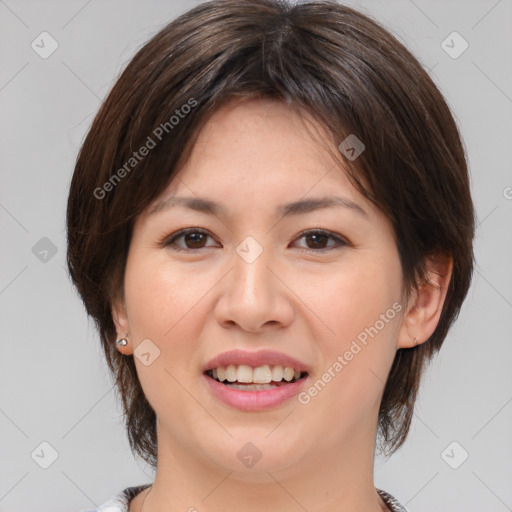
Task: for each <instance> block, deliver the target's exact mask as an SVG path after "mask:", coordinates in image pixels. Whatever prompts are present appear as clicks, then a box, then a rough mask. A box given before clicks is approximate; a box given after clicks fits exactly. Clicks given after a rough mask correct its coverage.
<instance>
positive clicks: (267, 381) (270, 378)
mask: <svg viewBox="0 0 512 512" xmlns="http://www.w3.org/2000/svg"><path fill="white" fill-rule="evenodd" d="M204 374H205V375H207V376H208V377H210V378H211V379H213V380H215V381H217V382H219V383H221V384H224V385H225V386H227V387H229V388H231V389H238V390H241V391H265V390H268V389H274V388H276V387H280V386H286V385H288V384H293V383H294V382H297V381H299V380H301V379H304V378H305V377H307V375H308V373H307V372H300V371H298V370H294V369H293V368H290V367H283V366H279V365H274V366H270V365H263V366H259V367H257V368H252V367H250V366H248V365H228V366H219V367H218V368H213V369H211V370H207V371H205V372H204Z"/></svg>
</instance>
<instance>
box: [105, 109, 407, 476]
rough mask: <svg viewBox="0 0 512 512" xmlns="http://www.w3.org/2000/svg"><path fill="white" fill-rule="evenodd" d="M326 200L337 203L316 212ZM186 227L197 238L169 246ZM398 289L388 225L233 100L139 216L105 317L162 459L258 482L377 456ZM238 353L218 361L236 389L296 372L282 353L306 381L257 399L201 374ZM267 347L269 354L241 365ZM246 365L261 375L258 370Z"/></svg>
mask: <svg viewBox="0 0 512 512" xmlns="http://www.w3.org/2000/svg"><path fill="white" fill-rule="evenodd" d="M310 127H313V128H314V127H316V129H317V130H319V128H318V126H316V125H315V124H311V125H310ZM178 129H179V127H178ZM318 133H320V132H318ZM324 140H326V143H327V139H324ZM363 142H364V141H363ZM334 149H336V148H334ZM171 197H172V198H175V199H177V198H190V199H194V200H199V199H202V200H203V199H204V200H208V201H213V202H216V203H218V204H219V210H218V211H215V213H212V212H209V211H207V210H205V209H204V208H203V211H199V210H200V209H197V208H191V207H186V206H185V205H184V204H178V203H177V202H175V203H174V205H172V204H171V202H170V201H167V202H166V200H168V199H169V198H171ZM328 197H329V198H338V199H339V202H337V203H336V202H332V203H331V206H329V207H325V206H324V207H314V206H315V205H314V204H313V203H311V201H318V200H320V199H325V198H328ZM296 202H299V205H298V206H297V205H295V207H293V208H292V207H289V208H288V209H287V212H288V213H287V214H286V215H284V212H285V211H286V210H284V209H283V208H284V205H287V204H289V203H296ZM300 202H305V203H304V205H303V206H302V207H301V206H300ZM198 205H199V203H198V202H196V205H195V206H198ZM191 206H192V207H193V206H194V205H193V204H192V205H191ZM317 206H318V205H317ZM152 210H153V211H152ZM184 228H193V229H191V233H189V234H188V235H184V236H176V238H173V237H174V236H175V235H177V234H178V232H179V231H180V230H183V229H184ZM318 231H321V232H320V233H319V232H318ZM401 290H402V273H401V267H400V261H399V255H398V252H397V248H396V245H395V242H394V238H393V231H392V227H391V225H390V222H389V221H388V220H387V218H386V217H385V216H384V214H383V213H382V212H380V211H379V210H377V209H376V207H375V206H373V205H372V203H370V202H369V201H368V200H366V199H365V198H364V197H363V196H362V195H361V194H359V193H358V192H357V191H356V189H355V188H354V187H353V186H352V185H351V184H350V182H349V180H348V179H347V177H346V176H345V174H344V173H343V172H342V170H341V169H340V167H339V164H336V163H335V161H334V160H332V157H331V156H329V153H328V152H327V151H326V150H325V149H324V148H322V147H320V146H319V145H318V143H315V142H314V141H313V139H312V138H311V137H310V135H309V134H308V132H307V131H306V130H305V129H304V127H303V125H302V123H301V121H300V119H299V118H298V117H297V115H296V114H294V113H293V112H292V111H291V110H289V108H288V107H287V106H286V105H285V104H283V103H280V102H276V101H269V100H251V101H242V102H232V103H229V104H226V105H225V106H224V107H223V108H221V109H220V110H219V111H217V112H216V114H215V115H214V116H213V117H212V118H211V119H210V121H209V122H208V123H207V125H206V126H205V128H204V130H203V131H202V132H201V135H200V137H199V140H198V142H197V144H196V145H195V147H194V149H193V151H192V154H191V158H190V160H189V161H188V162H187V164H186V165H185V166H184V167H183V168H182V169H181V171H180V173H179V174H178V176H177V177H176V179H174V180H173V182H172V183H171V185H170V186H169V187H168V189H167V190H165V192H164V193H163V194H162V195H161V196H160V197H159V198H157V199H156V200H155V201H154V202H153V203H152V205H151V206H150V207H149V208H148V209H147V210H146V211H145V212H144V213H143V214H142V215H140V216H139V217H138V219H137V221H136V223H135V226H134V231H133V237H132V240H131V245H130V250H129V254H128V260H127V266H126V274H125V282H124V294H125V295H124V296H125V302H124V305H122V306H121V307H120V308H119V309H116V310H115V312H114V317H115V318H116V319H117V320H118V322H119V323H121V324H122V326H123V328H125V330H126V331H127V332H128V333H129V339H130V340H131V342H132V343H133V346H134V347H135V349H136V350H135V356H136V357H135V364H136V367H137V372H138V375H139V379H140V381H141V384H142V387H143V390H144V393H145V395H146V397H147V399H148V401H149V402H150V403H151V405H152V407H153V408H154V410H155V412H156V414H157V418H158V436H159V450H160V451H159V456H163V455H164V453H163V452H162V450H163V449H168V450H169V452H172V453H173V454H174V455H173V456H175V457H178V455H176V454H177V453H179V452H180V450H184V452H186V453H188V454H189V455H192V456H193V457H194V458H196V459H197V460H200V461H202V463H204V464H207V465H211V466H212V467H216V468H217V469H218V468H219V467H222V468H225V469H226V470H229V471H233V472H235V473H234V474H235V475H239V477H240V478H251V479H256V478H258V476H256V475H258V470H261V471H271V472H276V471H284V470H286V471H291V472H297V471H300V470H301V469H302V468H303V467H304V465H305V464H306V465H308V467H311V464H313V465H314V464H317V465H321V464H325V463H328V461H329V460H336V459H339V457H340V456H347V457H349V456H350V453H351V452H352V451H358V452H359V454H361V450H367V452H368V453H373V446H374V445H373V443H374V439H375V427H376V422H377V416H378V408H379V403H380V399H381V395H382V391H383V387H384V383H385V381H386V377H387V374H388V371H389V369H390V367H391V363H392V361H393V358H394V356H395V352H396V348H397V336H398V334H399V331H400V329H404V326H402V322H403V319H402V317H403V313H404V312H405V308H406V305H405V304H402V303H401V299H402V297H401ZM141 343H142V345H141ZM232 350H240V351H244V352H247V353H249V354H245V356H247V357H245V358H244V354H242V358H241V359H232V358H229V356H228V359H227V360H224V361H221V362H224V363H226V364H227V363H228V362H229V361H232V362H234V363H237V365H238V363H243V362H244V361H245V362H246V363H249V364H248V365H247V366H249V373H248V374H247V370H248V368H247V367H244V366H235V368H234V369H233V368H231V369H230V370H226V371H227V373H228V375H230V376H231V377H230V378H231V379H232V378H233V375H235V376H236V378H237V379H240V380H241V381H243V380H245V376H246V375H248V379H249V380H250V378H251V376H252V378H255V376H256V375H257V376H258V377H257V378H256V380H259V378H260V377H261V378H262V379H263V380H262V382H264V381H265V379H267V380H268V377H266V376H267V375H270V378H272V379H274V381H275V380H277V379H279V375H278V374H279V372H280V370H279V368H277V369H274V366H276V367H277V366H283V370H284V373H285V374H286V370H285V368H286V366H287V365H290V367H292V369H294V370H295V369H297V368H293V367H294V366H296V365H297V363H296V362H295V363H290V362H288V361H283V360H282V359H280V357H281V358H282V356H288V357H290V358H293V359H295V360H296V361H298V362H300V363H302V364H303V365H304V366H303V368H305V369H307V371H308V374H307V376H306V377H305V378H302V379H301V380H299V381H298V382H297V383H295V384H293V383H291V384H287V383H286V382H287V381H286V380H284V381H281V385H278V386H275V385H272V384H270V386H272V389H269V390H263V391H250V390H248V389H250V386H248V384H246V383H242V382H239V383H238V386H239V387H240V388H242V387H244V388H245V389H240V390H236V389H233V388H232V387H230V386H228V385H227V384H221V383H219V382H213V380H212V378H211V377H210V376H207V375H205V374H204V369H205V368H211V367H212V366H215V367H217V366H219V364H217V363H213V364H211V365H208V363H209V362H210V361H211V360H212V359H214V358H216V357H218V356H220V355H222V354H224V353H225V352H228V351H232ZM263 350H265V351H272V352H275V353H277V355H276V354H270V355H269V354H267V355H265V354H264V356H263V358H262V359H259V360H258V359H250V356H251V355H254V353H258V352H259V351H263ZM279 362H282V363H283V364H282V365H279V364H277V363H279ZM226 364H224V365H220V366H226ZM267 365H268V368H267ZM255 367H262V368H259V369H258V370H257V371H256V372H254V371H253V372H252V373H251V370H252V369H253V368H255ZM299 370H300V369H299ZM273 371H274V372H275V373H272V372H273ZM220 372H221V373H222V371H221V370H220ZM233 372H234V373H233ZM288 372H289V370H288ZM217 375H218V373H217ZM226 382H227V381H226ZM235 384H236V383H235ZM288 386H289V387H288ZM267 387H268V386H267ZM256 393H259V395H258V396H256ZM248 443H252V444H248ZM164 447H165V448H164ZM251 457H252V458H251ZM258 459H259V460H258Z"/></svg>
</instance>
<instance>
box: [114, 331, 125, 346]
mask: <svg viewBox="0 0 512 512" xmlns="http://www.w3.org/2000/svg"><path fill="white" fill-rule="evenodd" d="M127 337H128V333H126V334H125V337H124V338H120V339H118V340H116V343H117V344H118V345H119V346H120V347H126V345H128V340H127V339H126V338H127Z"/></svg>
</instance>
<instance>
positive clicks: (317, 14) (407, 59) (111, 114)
mask: <svg viewBox="0 0 512 512" xmlns="http://www.w3.org/2000/svg"><path fill="white" fill-rule="evenodd" d="M67 221H68V265H69V270H70V273H71V276H72V278H73V281H74V283H75V285H76V286H77V288H78V290H79V292H80V294H81V296H82V298H83V301H84V304H85V306H86V308H87V311H88V313H89V314H90V315H91V317H92V318H94V320H95V321H96V324H97V326H98V330H99V333H100V337H101V342H102V345H103V348H104V351H105V355H106V358H107V362H108V364H109V368H110V370H111V371H112V375H113V376H114V378H115V382H116V385H117V388H118V390H119V392H120V395H121V399H122V402H123V407H124V412H125V419H126V427H127V432H128V437H129V440H130V445H131V447H132V450H133V451H134V453H136V454H138V455H140V456H141V457H142V458H143V459H144V460H146V461H147V462H148V463H149V464H151V465H152V466H153V467H154V468H155V469H156V476H155V481H154V483H153V484H152V485H139V486H135V487H129V488H127V489H124V490H123V491H121V492H120V493H119V494H117V495H116V496H115V497H113V498H112V500H110V501H109V502H108V503H105V504H104V505H103V506H102V507H101V509H105V508H106V507H107V506H109V507H111V508H109V510H115V511H116V512H117V511H123V512H124V511H130V512H139V511H142V512H152V511H155V512H156V511H159V510H166V511H171V512H174V511H178V510H189V511H193V510H199V511H216V510H244V511H248V512H251V511H252V510H258V511H260V510H275V511H289V510H308V511H309V512H313V511H317V510H318V511H319V510H322V511H337V512H342V511H349V510H350V511H351V512H354V511H357V510H361V511H363V510H364V511H366V512H370V511H372V512H373V511H375V512H377V511H382V510H394V511H398V510H400V511H403V510H405V508H404V507H403V505H401V504H400V502H399V501H398V500H396V499H395V498H394V497H392V496H391V495H390V494H388V493H386V492H385V491H383V490H380V489H376V488H375V486H374V483H373V464H374V460H373V459H374V452H375V448H376V443H378V446H379V448H380V449H381V450H382V451H383V452H385V453H393V452H394V451H395V450H396V449H398V448H399V447H400V446H401V445H402V444H403V442H404V440H405V438H406V436H407V433H408V430H409V426H410V423H411V418H412V414H413V408H414V402H415V399H416V395H417V392H418V387H419V383H420V378H421V374H422V369H423V368H424V366H425V364H426V363H427V362H428V361H429V360H430V359H431V358H432V356H433V355H434V354H435V353H436V352H437V351H438V350H439V349H440V347H441V345H442V343H443V341H444V339H445V337H446V335H447V332H448V330H449V328H450V326H451V324H452V323H453V321H454V320H455V318H456V317H457V315H458V313H459V311H460V307H461V305H462V302H463V300H464V298H465V296H466V293H467V291H468V288H469V285H470V281H471V275H472V270H473V250H472V241H473V235H474V211H473V204H472V199H471V195H470V187H469V178H468V172H467V167H466V160H465V155H464V150H463V147H462V144H461V140H460V136H459V133H458V131H457V128H456V125H455V123H454V120H453V118H452V115H451V113H450V110H449V108H448V107H447V105H446V103H445V101H444V99H443V97H442V96H441V93H440V92H439V90H438V89H437V88H436V86H435V85H434V83H433V82H432V80H431V79H430V78H429V76H428V75H427V73H426V72H425V71H424V70H423V69H422V68H421V66H420V65H419V63H418V62H417V61H416V59H415V58H414V57H413V56H412V55H411V54H410V53H409V52H408V51H407V50H406V49H405V48H404V47H403V46H402V45H401V44H400V43H399V42H398V41H397V40H396V39H395V38H394V37H393V36H391V35H390V34H389V33H388V32H386V31H385V30H384V29H383V28H382V27H380V26H379V25H378V24H376V23H375V22H374V21H372V20H370V19H369V18H367V17H365V16H363V15H362V14H360V13H358V12H357V11H354V10H352V9H349V8H347V7H344V6H341V5H339V4H337V3H336V2H333V1H328V0H327V1H320V2H304V3H299V4H297V5H292V4H290V3H285V2H278V1H275V0H256V1H250V2H249V1H247V2H245V1H244V2H240V1H238V0H220V1H215V0H214V1H211V2H207V3H204V4H201V5H198V6H197V7H195V8H193V9H191V10H190V11H188V12H186V13H185V14H183V15H182V16H180V17H179V18H178V19H176V20H174V21H173V22H172V23H170V24H169V25H167V26H166V27H165V28H164V29H163V30H161V31H160V32H159V33H158V34H157V35H156V36H154V37H153V38H152V39H151V40H150V41H149V42H148V43H147V44H146V45H145V46H144V47H143V48H142V49H141V50H140V51H139V52H138V53H137V55H136V56H135V57H134V58H133V59H132V61H131V62H130V63H129V64H128V66H127V68H126V69H125V71H124V72H123V73H122V75H121V76H120V78H119V79H118V81H117V83H116V84H115V86H114V88H113V89H112V91H111V93H110V94H109V96H108V97H107V99H106V100H105V102H104V104H103V105H102V107H101V109H100V111H99V113H98V114H97V116H96V118H95V120H94V122H93V124H92V127H91V129H90V131H89V133H88V135H87V137H86V139H85V141H84V144H83V147H82V149H81V152H80V155H79V157H78V160H77V164H76V168H75V171H74V175H73V180H72V184H71V188H70V194H69V201H68V212H67Z"/></svg>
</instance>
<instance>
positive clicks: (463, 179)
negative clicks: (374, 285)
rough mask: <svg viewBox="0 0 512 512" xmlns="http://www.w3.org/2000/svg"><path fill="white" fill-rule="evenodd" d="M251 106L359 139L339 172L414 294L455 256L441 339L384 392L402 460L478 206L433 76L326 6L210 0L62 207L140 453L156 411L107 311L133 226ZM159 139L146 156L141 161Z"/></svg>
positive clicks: (114, 97) (463, 284) (175, 39)
mask: <svg viewBox="0 0 512 512" xmlns="http://www.w3.org/2000/svg"><path fill="white" fill-rule="evenodd" d="M249 96H252V97H254V96H256V97H261V98H273V99H277V100H280V101H284V102H286V103H287V104H289V105H290V107H292V108H294V109H296V110H297V111H298V112H300V111H302V112H306V113H308V114H310V115H311V116H312V117H313V118H314V119H316V120H317V121H318V122H319V123H321V125H322V126H323V127H325V128H326V129H327V133H330V134H331V136H332V142H333V143H334V144H335V145H336V146H337V145H338V144H339V143H340V142H341V141H342V140H344V139H345V137H347V136H348V135H349V134H355V135H356V136H357V138H358V139H360V140H361V141H363V142H364V144H365V146H366V149H365V151H364V152H363V153H362V154H361V155H360V156H359V158H357V160H354V161H353V162H352V161H350V159H349V158H344V168H345V171H346V172H347V175H348V176H349V177H350V179H351V180H352V182H353V183H354V184H355V185H356V186H357V187H358V189H359V190H360V191H361V192H362V193H363V194H364V195H365V196H366V197H368V198H369V199H370V200H371V201H373V202H374V203H375V204H376V205H377V206H378V207H379V208H380V209H381V210H382V211H383V212H384V213H385V214H386V215H387V217H388V218H389V219H390V221H391V223H392V225H393V228H394V233H395V238H396V244H397V248H398V250H399V254H400V260H401V266H402V271H403V279H404V287H405V290H411V289H413V288H414V287H417V286H418V285H419V284H420V283H422V282H424V280H425V279H426V277H425V276H426V275H427V274H426V267H425V263H424V261H425V260H424V258H425V256H427V255H430V254H432V253H434V252H436V251H443V252H445V253H448V254H449V255H451V256H452V258H453V271H452V277H451V280H450V283H449V288H448V291H447V296H446V299H445V302H444V305H443V310H442V313H441V317H440V320H439V323H438V325H437V328H436V330H435V331H434V333H433V334H432V336H431V337H430V338H429V339H428V340H427V341H426V342H425V343H422V344H421V345H419V346H416V347H414V348H410V349H409V348H408V349H400V350H398V351H397V353H396V357H395V360H394V362H393V365H392V368H391V371H390V374H389V377H388V380H387V383H386V386H385V390H384V395H383V399H382V402H381V406H380V411H379V425H378V427H379V431H378V432H379V435H380V436H379V437H380V440H381V443H380V445H381V447H382V448H383V449H384V450H385V451H386V450H387V451H388V453H392V452H393V451H395V450H396V449H397V448H398V447H399V446H401V444H402V443H403V442H404V440H405V438H406V435H407V433H408V431H409V427H410V423H411V419H412V415H413V408H414V402H415V399H416V395H417V391H418V386H419V382H420V377H421V374H422V371H423V368H424V365H425V363H426V362H427V361H429V360H430V359H431V358H432V356H433V355H434V353H435V352H437V351H438V350H439V349H440V347H441V345H442V343H443V341H444V339H445V337H446V335H447V332H448V330H449V328H450V326H451V324H452V323H453V321H454V320H455V319H456V318H457V316H458V314H459V311H460V308H461V305H462V303H463V301H464V299H465V296H466V294H467V291H468V289H469V286H470V282H471V276H472V272H473V263H474V261H473V258H474V257H473V246H472V244H473V237H474V223H475V221H474V210H473V204H472V199H471V194H470V184H469V177H468V171H467V164H466V157H465V153H464V148H463V145H462V142H461V138H460V135H459V132H458V130H457V126H456V124H455V122H454V119H453V117H452V115H451V113H450V109H449V107H448V106H447V104H446V102H445V100H444V99H443V97H442V95H441V93H440V92H439V90H438V88H437V87H436V85H435V84H434V82H433V81H432V80H431V79H430V77H429V75H428V74H427V72H426V71H425V70H424V69H423V68H422V67H421V65H420V64H419V62H418V61H417V60H416V58H415V57H414V56H413V55H412V54H411V53H410V52H409V51H408V50H407V49H406V48H405V47H404V46H403V45H402V44H401V43H400V42H398V41H397V39H396V38H395V37H393V36H392V35H391V34H390V33H388V32H387V31H386V30H385V29H383V28H382V27H381V26H380V25H379V24H378V23H376V22H375V21H373V20H372V19H370V18H369V17H367V16H366V15H363V14H361V13H359V12H357V11H355V10H353V9H350V8H348V7H345V6H342V5H339V4H338V3H337V2H335V1H330V0H324V1H312V2H300V3H297V4H295V5H294V4H290V3H288V2H286V1H282V0H250V1H240V0H213V1H210V2H206V3H203V4H201V5H198V6H196V7H194V8H193V9H191V10H189V11H187V12H185V13H184V14H183V15H181V16H180V17H178V18H177V19H176V20H174V21H173V22H171V23H169V24H168V25H167V26H165V27H164V28H163V29H162V30H161V31H160V32H158V33H157V34H156V35H155V36H154V37H153V38H152V39H151V40H150V41H149V42H148V43H147V44H145V45H144V46H143V47H142V49H140V50H139V51H138V53H137V54H136V55H135V57H134V58H133V59H132V60H131V61H130V63H129V64H128V65H127V67H126V69H125V70H124V72H123V73H122V74H121V76H120V77H119V79H118V80H117V82H116V83H115V85H114V87H113V89H112V91H111V92H110V94H109V95H108V97H107V98H106V100H105V101H104V103H103V105H102V106H101V109H100V110H99V112H98V114H97V115H96V117H95V119H94V121H93V123H92V126H91V128H90V131H89V133H88V135H87V137H86V139H85V141H84V143H83V147H82V148H81V151H80V154H79V156H78V159H77V162H76V167H75V170H74V174H73V178H72V182H71V187H70V193H69V200H68V207H67V229H68V253H67V262H68V267H69V271H70V274H71V277H72V279H73V282H74V284H75V285H76V287H77V289H78V290H79V292H80V295H81V297H82V299H83V302H84V304H85V307H86V309H87V312H88V314H89V315H90V316H91V317H92V318H93V319H94V320H95V322H96V325H97V327H98V330H99V333H100V337H101V342H102V346H103V349H104V352H105V355H106V359H107V362H108V365H109V368H110V371H111V372H112V374H113V376H114V377H115V381H116V386H117V390H118V391H119V392H120V394H121V398H122V402H123V407H124V413H125V421H126V428H127V432H128V438H129V442H130V446H131V448H132V450H133V451H134V452H136V453H138V454H139V455H140V456H141V457H142V458H143V459H144V460H145V461H146V462H148V463H149V464H151V465H152V466H153V467H155V466H156V461H157V436H156V415H155V412H154V410H153V409H152V407H151V406H150V404H149V402H148V401H147V400H146V397H145V395H144V393H143V390H142V388H141V385H140V382H139V380H138V377H137V373H136V369H135V364H134V361H133V358H132V357H126V356H123V355H122V354H120V353H119V351H118V350H117V349H116V346H115V342H114V340H115V338H116V330H115V326H114V323H113V319H112V313H111V308H112V304H113V300H114V299H115V298H117V297H122V293H123V276H124V268H125V264H126V258H127V252H128V248H129V245H130V239H131V232H132V227H133V222H134V219H135V218H136V217H137V215H138V214H140V213H141V212H142V211H143V210H144V209H145V208H146V207H147V206H148V205H149V203H150V202H151V201H152V200H153V199H155V198H156V197H157V196H158V195H159V194H160V193H161V192H162V191H163V190H164V189H165V187H166V186H167V185H168V184H169V182H170V180H172V178H173V176H174V175H175V174H176V173H177V171H178V169H179V166H180V163H182V162H184V161H185V160H186V158H187V155H188V154H189V152H190V149H191V147H192V145H193V142H194V141H195V139H196V138H197V135H198V133H199V131H200V129H201V127H202V126H203V125H204V123H205V122H206V120H207V119H208V117H209V116H210V115H211V114H212V112H214V111H215V110H216V109H218V108H219V107H220V106H221V105H222V104H224V103H225V102H226V101H228V100H229V99H232V98H245V97H249ZM185 105H188V106H189V107H190V108H184V106H185ZM158 127H160V131H157V133H160V134H161V135H162V137H161V139H159V140H156V139H157V137H156V135H155V131H156V130H157V128H158ZM164 132H165V133H164ZM149 138H151V140H152V141H153V142H154V143H155V146H154V147H153V148H152V149H151V151H149V152H144V153H147V154H146V155H145V156H144V157H143V158H140V159H138V158H137V159H136V161H135V160H131V159H134V158H135V157H134V154H135V153H134V152H136V151H137V150H138V149H139V148H142V147H143V146H145V145H146V146H148V145H149V144H150V142H149ZM141 153H142V151H141ZM338 156H340V155H338ZM340 158H341V156H340ZM132 164H133V165H132ZM406 293H408V292H406Z"/></svg>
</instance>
